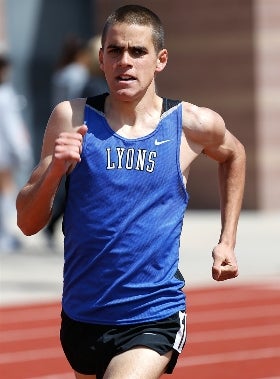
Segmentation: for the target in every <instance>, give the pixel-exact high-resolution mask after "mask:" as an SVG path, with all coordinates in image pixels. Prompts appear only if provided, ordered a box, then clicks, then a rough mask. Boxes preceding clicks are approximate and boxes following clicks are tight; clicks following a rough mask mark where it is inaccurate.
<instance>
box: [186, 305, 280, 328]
mask: <svg viewBox="0 0 280 379" xmlns="http://www.w3.org/2000/svg"><path fill="white" fill-rule="evenodd" d="M188 315H189V323H192V324H198V323H207V324H208V323H209V322H214V321H221V320H223V321H225V320H245V319H254V320H255V319H259V318H265V317H276V316H280V305H274V306H263V305H260V306H252V307H241V308H239V307H238V308H230V309H229V308H227V309H220V310H208V311H198V312H196V311H193V312H192V310H191V308H190V309H189V311H188Z"/></svg>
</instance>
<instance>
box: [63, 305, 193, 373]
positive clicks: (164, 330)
mask: <svg viewBox="0 0 280 379" xmlns="http://www.w3.org/2000/svg"><path fill="white" fill-rule="evenodd" d="M61 319H62V321H61V330H60V340H61V345H62V348H63V350H64V353H65V356H66V358H67V360H68V361H69V363H70V365H71V367H72V368H73V370H75V371H77V372H78V373H81V374H84V375H96V376H97V379H99V378H102V377H103V375H104V373H105V371H106V368H107V366H108V364H109V363H110V361H111V359H112V358H113V357H114V356H116V355H118V354H121V353H123V352H125V351H127V350H130V349H132V348H134V347H136V346H145V347H148V348H149V349H152V350H154V351H156V352H158V353H159V354H160V355H164V354H166V353H168V352H169V351H170V350H173V354H172V357H171V360H170V362H169V364H168V366H167V368H166V373H167V374H171V373H172V371H173V369H174V367H175V365H176V363H177V359H178V356H179V353H181V351H182V349H183V347H184V344H185V341H186V314H185V312H178V313H176V314H174V315H172V316H170V317H167V318H165V319H163V320H158V321H154V322H149V323H144V324H134V325H125V326H123V325H117V326H110V325H96V324H89V323H83V322H78V321H74V320H72V319H71V318H69V317H68V316H67V315H66V314H65V312H64V311H62V313H61Z"/></svg>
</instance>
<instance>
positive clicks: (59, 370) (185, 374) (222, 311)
mask: <svg viewBox="0 0 280 379" xmlns="http://www.w3.org/2000/svg"><path fill="white" fill-rule="evenodd" d="M59 315H60V304H59V302H49V303H39V304H33V305H29V306H28V305H24V306H23V305H21V306H4V307H2V308H1V309H0V378H3V379H4V378H5V379H73V374H72V372H71V369H70V367H69V365H68V363H67V362H66V360H65V358H64V355H63V352H62V350H61V347H60V342H59V337H58V336H59V323H60V320H59ZM164 377H166V378H174V379H187V378H190V379H208V378H209V379H210V378H211V379H212V378H215V379H279V378H280V291H279V287H278V286H276V285H274V284H267V283H265V284H264V285H261V284H258V285H252V284H248V285H247V284H246V285H238V286H236V285H234V286H228V285H223V284H221V285H217V286H215V287H210V288H209V287H208V288H199V289H191V290H189V291H188V342H187V344H186V346H185V349H184V351H183V353H182V354H181V356H180V358H179V361H178V365H177V367H176V369H175V372H174V374H173V375H172V376H170V375H168V376H167V375H166V376H164Z"/></svg>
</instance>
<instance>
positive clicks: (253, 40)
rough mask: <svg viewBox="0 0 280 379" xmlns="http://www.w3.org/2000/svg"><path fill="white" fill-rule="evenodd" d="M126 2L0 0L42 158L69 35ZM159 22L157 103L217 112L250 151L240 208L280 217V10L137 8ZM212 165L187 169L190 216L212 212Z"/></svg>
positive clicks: (187, 2) (216, 4) (2, 31)
mask: <svg viewBox="0 0 280 379" xmlns="http://www.w3.org/2000/svg"><path fill="white" fill-rule="evenodd" d="M129 3H131V1H124V0H122V1H119V0H82V1H81V0H24V1H22V0H0V41H1V45H2V44H3V43H4V44H5V45H6V47H7V49H8V51H9V54H10V56H11V58H12V60H13V63H14V77H13V81H14V84H15V87H16V89H17V90H18V91H19V92H20V93H21V94H23V95H24V96H25V97H26V100H27V107H26V109H25V117H26V120H27V122H28V125H29V127H30V129H31V132H32V135H33V145H34V154H35V159H36V160H37V159H38V158H39V154H40V147H41V142H42V138H43V133H44V128H45V125H46V122H47V120H48V117H49V115H50V112H51V107H50V78H51V74H52V72H53V69H54V65H55V62H56V61H57V57H58V55H59V52H60V49H61V46H62V43H63V40H64V39H65V37H66V36H67V35H69V34H72V35H78V36H81V37H83V38H90V37H91V36H92V35H93V34H96V33H98V32H100V31H101V28H102V25H103V23H104V21H105V19H106V17H107V15H108V14H109V13H110V12H111V11H112V10H113V9H115V8H116V7H119V6H121V5H124V4H129ZM133 3H137V4H141V5H144V6H148V7H149V8H151V9H152V10H153V11H155V12H156V13H157V14H158V15H159V16H160V18H161V19H162V21H163V23H164V25H165V29H166V47H167V48H168V50H169V63H168V66H167V68H166V70H165V72H163V73H162V74H161V75H159V77H158V91H159V94H160V95H162V96H167V97H171V98H176V99H184V100H186V101H189V102H192V103H195V104H197V105H199V106H205V107H209V108H212V109H214V110H216V111H217V112H218V113H220V114H221V115H222V116H223V118H224V119H225V121H226V124H227V127H228V128H229V129H230V130H231V131H232V132H233V133H234V134H235V135H236V136H237V137H238V138H239V139H240V140H241V141H242V142H243V143H244V145H245V147H246V150H247V159H248V163H247V182H246V190H245V198H244V208H245V209H252V210H266V211H268V210H276V209H278V210H279V209H280V196H279V195H280V194H279V192H280V149H279V146H280V128H279V120H280V73H279V67H280V0H235V1H224V0H208V1H205V0H173V1H172V2H170V1H169V0H154V1H145V0H138V1H135V2H134V1H133ZM217 188H218V187H217V174H216V164H215V163H214V162H212V161H210V160H209V159H207V158H206V157H204V156H201V157H200V158H199V159H198V160H197V161H196V162H195V163H194V165H193V167H192V169H191V176H190V181H189V185H188V190H189V192H190V194H191V201H190V207H191V208H192V209H216V208H218V207H219V197H218V194H217Z"/></svg>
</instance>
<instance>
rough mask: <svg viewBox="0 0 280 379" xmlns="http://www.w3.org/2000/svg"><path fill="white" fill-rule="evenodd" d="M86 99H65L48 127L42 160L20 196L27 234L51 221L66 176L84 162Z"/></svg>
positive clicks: (19, 209) (19, 212) (19, 206)
mask: <svg viewBox="0 0 280 379" xmlns="http://www.w3.org/2000/svg"><path fill="white" fill-rule="evenodd" d="M83 108H84V103H83V101H82V100H79V101H73V102H63V103H61V104H59V105H58V106H57V107H56V108H55V109H54V111H53V113H52V114H51V117H50V119H49V122H48V125H47V127H46V131H45V136H44V141H43V146H42V153H41V159H40V162H39V164H38V166H37V167H36V168H35V169H34V171H33V173H32V175H31V177H30V179H29V181H28V182H27V184H26V185H25V186H24V187H23V188H22V190H21V191H20V192H19V194H18V197H17V202H16V206H17V219H18V226H19V228H20V229H21V230H22V231H23V233H24V234H26V235H32V234H35V233H37V232H38V231H39V230H41V229H42V228H43V227H44V226H45V225H46V224H47V222H48V220H49V218H50V216H51V211H52V206H53V200H54V197H55V194H56V191H57V188H58V186H59V183H60V181H61V179H62V177H63V176H64V175H65V174H66V173H68V172H69V171H70V170H71V169H73V167H74V166H75V164H76V163H77V162H79V161H80V153H81V147H82V140H83V135H84V134H85V133H86V130H87V128H86V126H85V125H82V126H79V125H81V124H82V123H83Z"/></svg>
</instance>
